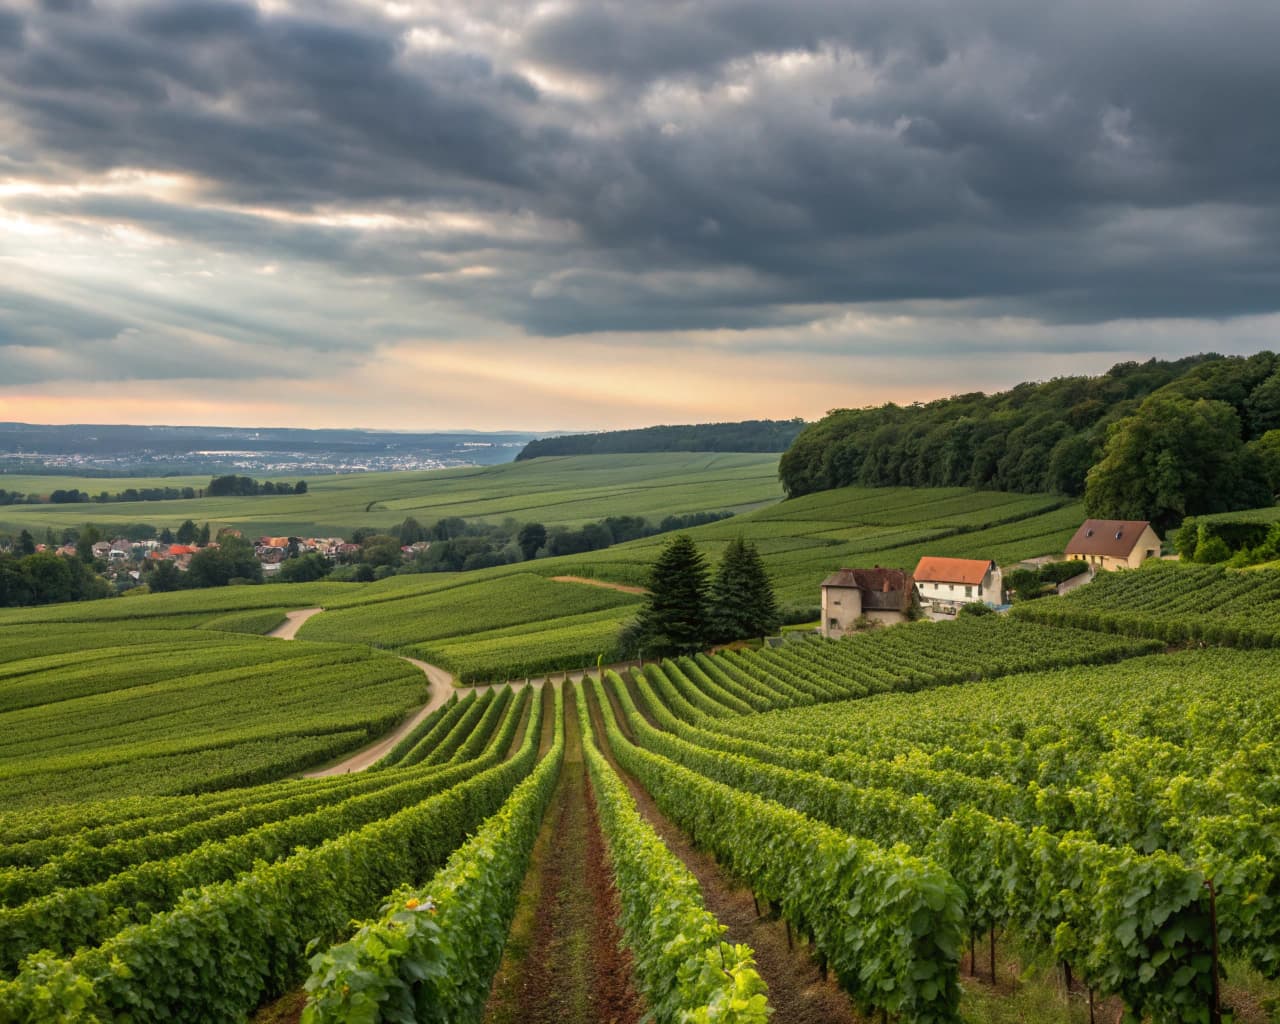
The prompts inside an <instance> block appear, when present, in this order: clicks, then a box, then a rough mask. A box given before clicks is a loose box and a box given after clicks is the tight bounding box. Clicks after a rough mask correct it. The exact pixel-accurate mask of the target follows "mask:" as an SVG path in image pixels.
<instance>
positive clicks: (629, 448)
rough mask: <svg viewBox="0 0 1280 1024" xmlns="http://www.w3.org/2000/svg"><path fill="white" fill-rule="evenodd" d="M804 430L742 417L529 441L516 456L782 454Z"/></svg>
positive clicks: (791, 423) (790, 423) (796, 423)
mask: <svg viewBox="0 0 1280 1024" xmlns="http://www.w3.org/2000/svg"><path fill="white" fill-rule="evenodd" d="M803 428H804V420H800V419H794V420H744V421H743V422H741V423H689V424H684V425H682V426H661V427H642V428H639V429H637V430H609V431H605V432H603V433H599V434H569V435H567V436H564V437H544V438H542V439H541V440H539V441H530V442H529V443H528V444H527V445H525V446H524V450H523V451H521V452H520V454H519V455H517V456H516V461H517V462H519V461H520V460H521V459H536V458H538V457H539V456H541V455H623V454H634V453H636V452H782V451H786V450H787V446H788V445H789V444H791V442H792V441H793V440H795V437H796V435H797V434H799V433H800V431H801V430H802V429H803Z"/></svg>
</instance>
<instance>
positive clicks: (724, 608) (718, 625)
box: [708, 536, 779, 642]
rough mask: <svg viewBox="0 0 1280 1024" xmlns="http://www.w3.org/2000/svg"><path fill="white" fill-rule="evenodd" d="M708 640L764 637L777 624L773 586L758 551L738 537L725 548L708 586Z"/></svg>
mask: <svg viewBox="0 0 1280 1024" xmlns="http://www.w3.org/2000/svg"><path fill="white" fill-rule="evenodd" d="M708 619H709V622H710V627H711V637H712V639H713V640H716V641H718V642H727V641H730V640H742V639H745V638H746V637H756V636H766V635H768V634H769V633H772V632H774V631H775V630H777V628H778V625H779V616H778V605H777V602H776V601H775V600H774V597H773V584H772V583H770V581H769V574H768V573H767V572H766V571H765V568H764V562H763V561H762V560H761V558H760V552H759V551H757V550H756V546H755V545H754V544H748V543H747V542H746V541H745V540H743V538H742V537H741V536H739V537H738V538H737V539H736V540H734V541H733V542H732V543H730V545H729V546H728V547H727V548H725V552H724V556H723V557H722V558H721V559H720V566H719V568H718V569H717V570H716V577H715V579H714V580H713V581H712V583H711V600H710V608H709V611H708Z"/></svg>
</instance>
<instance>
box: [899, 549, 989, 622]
mask: <svg viewBox="0 0 1280 1024" xmlns="http://www.w3.org/2000/svg"><path fill="white" fill-rule="evenodd" d="M913 575H914V577H915V581H916V591H917V592H918V593H919V595H920V603H921V604H922V605H923V606H924V607H925V608H928V609H929V610H931V611H935V612H945V613H953V612H956V611H958V610H959V609H960V608H961V607H962V606H963V605H966V604H969V603H971V602H973V601H980V602H982V603H983V604H986V605H990V606H991V607H993V608H994V607H996V606H998V605H1001V604H1003V603H1004V578H1003V576H1002V574H1001V572H1000V569H999V568H998V567H997V566H996V563H995V562H993V561H992V560H991V559H989V558H939V557H936V556H933V555H926V556H925V557H924V558H922V559H920V564H919V565H917V566H916V571H915V573H914V574H913Z"/></svg>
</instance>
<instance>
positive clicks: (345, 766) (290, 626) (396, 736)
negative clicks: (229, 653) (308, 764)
mask: <svg viewBox="0 0 1280 1024" xmlns="http://www.w3.org/2000/svg"><path fill="white" fill-rule="evenodd" d="M322 611H324V609H323V608H299V609H298V610H297V611H292V612H286V613H285V621H284V622H283V623H281V624H280V625H279V626H277V627H276V628H275V629H273V630H272V631H271V632H270V633H268V634H267V636H274V637H278V638H279V639H281V640H293V639H295V638H296V637H297V635H298V630H300V629H301V628H302V624H303V623H304V622H306V621H307V620H308V619H309V618H311V617H312V616H314V615H319V614H320V613H321V612H322ZM398 657H399V658H400V660H401V661H407V662H408V663H409V664H410V665H413V666H414V667H416V668H418V669H419V670H421V672H422V673H423V674H424V675H425V676H426V677H427V681H428V682H429V683H430V684H431V691H430V696H429V697H428V698H427V702H426V703H425V704H424V705H422V707H420V708H419V709H418V710H417V711H415V712H414V713H413V714H412V715H410V716H409V717H408V718H407V719H405V720H404V721H403V722H401V723H400V724H399V725H398V726H396V728H395V729H393V730H392V731H391V732H389V733H387V735H385V736H383V737H382V738H381V739H380V740H376V741H375V742H373V743H371V744H370V745H369V746H367V747H364V748H363V749H361V750H357V751H356V752H355V753H354V754H352V755H351V756H350V757H347V758H344V759H343V760H341V761H339V762H338V763H337V764H331V765H329V766H328V767H327V768H317V769H315V770H314V771H309V772H304V773H303V778H305V779H323V778H326V777H328V776H330V775H346V774H348V773H349V772H362V771H364V770H365V769H366V768H369V767H370V766H372V765H374V764H376V763H377V762H378V761H381V760H382V759H383V758H384V757H386V755H387V754H388V753H390V751H391V748H392V747H394V746H395V745H396V744H397V743H399V742H400V741H401V740H402V739H404V737H405V736H407V735H408V734H409V733H411V732H412V731H413V730H414V729H415V728H416V727H417V726H418V724H419V723H420V722H421V721H422V720H423V719H424V718H426V717H427V716H428V715H429V714H431V712H433V711H435V710H436V708H438V707H440V706H441V705H442V704H444V703H445V701H447V700H448V699H449V698H450V697H451V696H453V694H455V693H473V692H474V693H484V692H485V691H486V690H489V689H491V688H492V687H490V686H487V685H486V686H468V687H466V689H465V691H459V690H458V689H457V688H455V687H454V685H453V676H452V675H451V674H450V673H449V672H446V671H445V670H444V669H442V668H441V667H440V666H439V665H429V664H428V663H427V662H425V661H419V660H418V659H417V658H406V657H405V656H403V655H399V656H398ZM510 685H511V687H512V688H513V689H517V690H518V689H520V688H521V687H523V686H524V685H525V684H524V681H519V682H512V683H511V684H510Z"/></svg>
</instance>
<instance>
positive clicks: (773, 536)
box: [556, 487, 1084, 606]
mask: <svg viewBox="0 0 1280 1024" xmlns="http://www.w3.org/2000/svg"><path fill="white" fill-rule="evenodd" d="M1083 515H1084V512H1083V509H1082V508H1081V506H1080V505H1079V503H1077V502H1070V503H1065V504H1064V502H1063V499H1061V498H1053V497H1052V496H1049V495H1026V494H1002V493H1000V492H995V491H985V492H984V491H962V490H959V489H957V488H935V489H912V488H856V487H851V488H844V489H841V490H838V491H824V492H822V493H820V494H812V495H806V496H804V497H802V498H794V499H791V500H788V501H785V502H782V503H781V504H777V505H772V506H769V507H768V508H763V509H759V510H757V511H754V512H749V513H747V514H745V515H740V516H735V517H734V518H732V519H727V520H723V521H721V522H718V523H710V524H708V525H706V526H698V527H694V528H693V529H691V530H688V531H686V532H687V533H688V534H689V535H690V536H691V537H693V538H694V539H695V540H696V541H697V542H698V547H699V549H700V550H701V551H702V552H703V553H704V554H705V555H706V556H707V557H708V558H709V559H711V560H713V561H714V560H715V559H717V558H718V557H719V556H720V553H721V551H722V550H723V548H724V546H725V545H726V544H727V543H728V542H729V541H730V540H732V539H733V538H734V537H736V536H738V535H742V536H743V537H745V538H746V539H747V540H749V541H753V542H755V543H756V544H757V546H758V547H759V549H760V552H761V554H762V555H763V556H764V560H765V566H766V568H767V569H768V570H769V574H770V576H771V577H772V579H773V581H774V589H775V591H776V592H777V593H778V596H779V598H780V599H781V600H782V602H783V603H786V604H792V605H796V606H808V605H816V604H817V603H818V585H819V584H820V583H821V582H822V580H823V578H824V577H825V576H827V575H828V574H829V573H831V572H833V571H834V570H835V569H838V568H841V567H842V566H847V567H859V566H872V565H880V566H885V567H888V568H900V569H906V570H907V571H910V570H912V569H914V568H915V565H916V563H917V562H918V561H919V559H920V557H921V556H922V555H926V554H929V555H944V556H950V557H955V558H994V559H995V560H996V561H997V562H998V563H1000V564H1006V563H1010V562H1016V561H1019V560H1021V559H1023V558H1030V557H1034V556H1036V555H1045V554H1061V552H1062V549H1063V548H1064V547H1065V546H1066V543H1067V541H1068V540H1070V539H1071V534H1072V533H1074V532H1075V529H1076V528H1077V527H1078V526H1079V525H1080V521H1081V519H1082V518H1083ZM663 543H664V538H662V537H647V538H645V539H643V540H638V541H631V542H630V543H627V544H620V545H617V546H615V547H612V548H607V549H605V550H603V551H593V552H591V553H589V554H586V555H580V556H566V557H565V558H562V559H557V560H556V565H557V571H559V572H564V573H568V574H572V575H579V576H590V577H596V578H599V579H606V580H613V581H615V582H618V583H630V584H643V583H644V582H645V581H646V580H647V574H648V571H649V566H650V565H651V564H652V562H653V560H654V559H655V558H656V557H657V554H658V552H659V551H660V550H661V547H662V544H663Z"/></svg>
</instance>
